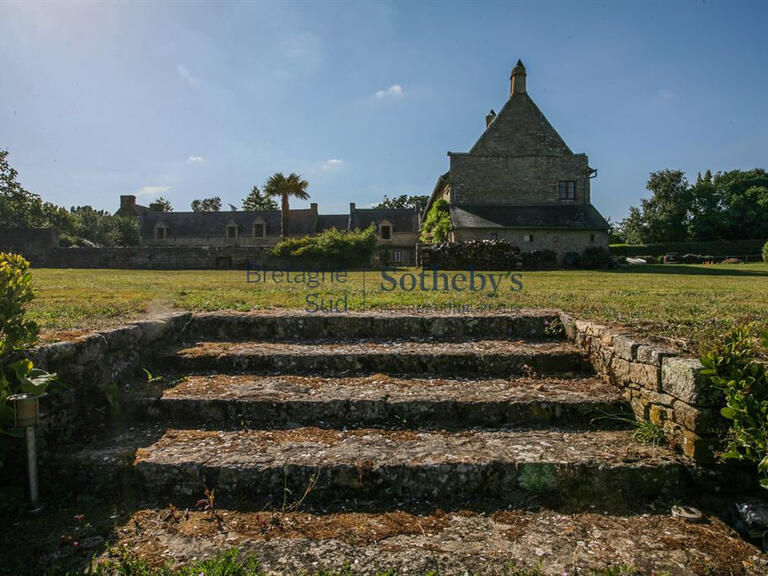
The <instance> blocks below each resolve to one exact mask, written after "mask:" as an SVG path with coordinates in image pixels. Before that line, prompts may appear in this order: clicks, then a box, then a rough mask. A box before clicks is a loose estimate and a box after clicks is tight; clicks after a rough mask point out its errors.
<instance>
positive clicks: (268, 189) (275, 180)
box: [264, 172, 309, 238]
mask: <svg viewBox="0 0 768 576" xmlns="http://www.w3.org/2000/svg"><path fill="white" fill-rule="evenodd" d="M308 186H309V182H307V181H306V180H302V179H301V176H299V175H298V174H296V173H295V172H291V174H290V175H289V176H288V178H286V177H285V176H283V173H282V172H276V173H274V174H272V176H270V177H269V180H267V183H266V184H265V185H264V194H266V195H267V196H279V197H280V200H281V202H282V204H281V210H280V216H281V233H282V236H283V238H285V237H286V236H288V211H289V210H290V207H289V206H288V198H289V197H290V196H293V197H294V198H298V199H299V200H307V199H308V198H309V194H308V193H307V187H308Z"/></svg>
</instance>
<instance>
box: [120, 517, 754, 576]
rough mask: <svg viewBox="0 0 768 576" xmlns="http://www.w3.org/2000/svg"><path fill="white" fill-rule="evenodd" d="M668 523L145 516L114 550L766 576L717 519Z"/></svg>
mask: <svg viewBox="0 0 768 576" xmlns="http://www.w3.org/2000/svg"><path fill="white" fill-rule="evenodd" d="M665 512H666V511H665V510H664V509H662V510H661V511H660V512H655V513H650V514H643V515H629V516H611V515H606V514H601V513H594V512H592V513H580V514H567V515H566V514H561V513H558V512H555V511H552V510H540V511H536V512H533V511H524V510H513V511H498V512H494V513H492V514H488V515H486V514H477V513H473V512H468V511H456V512H441V511H434V512H430V513H423V514H411V513H408V512H403V511H392V512H386V513H365V512H362V513H338V514H319V515H318V514H310V513H305V512H302V511H298V512H296V511H293V512H271V511H266V512H265V511H262V512H258V513H256V512H240V511H233V510H227V509H222V510H217V511H216V512H215V514H213V515H211V514H209V513H208V512H200V511H188V512H184V511H179V510H174V509H171V508H164V509H143V510H139V511H138V512H136V513H134V514H133V515H132V516H131V517H130V518H129V519H128V520H127V521H126V522H125V523H124V524H122V525H119V526H118V527H117V529H116V534H117V543H116V544H117V545H118V546H127V547H128V548H130V549H132V550H135V551H137V552H138V554H139V555H140V556H141V558H142V559H144V560H145V561H147V562H149V563H151V564H152V565H161V564H164V563H166V562H168V561H171V562H172V563H173V564H176V563H182V564H183V563H187V562H190V561H191V560H193V558H198V559H199V558H204V557H208V556H214V555H216V554H218V553H220V552H221V551H223V550H226V549H229V548H235V547H236V548H239V549H240V551H241V553H244V554H253V555H255V556H257V557H258V559H259V561H260V563H261V568H262V569H263V570H264V571H265V572H266V573H267V574H317V573H323V574H350V573H354V574H357V575H360V576H373V575H379V574H385V573H386V574H389V573H392V574H441V575H444V576H459V575H461V576H463V575H465V574H485V575H494V576H495V575H498V576H502V575H504V576H510V575H512V574H531V575H533V574H540V575H548V576H549V575H551V576H562V575H563V574H648V575H650V574H675V575H676V576H699V575H701V574H744V575H745V576H749V575H755V576H756V575H758V574H765V573H766V571H768V560H767V559H766V556H764V555H763V554H761V553H760V551H759V550H758V549H757V548H756V547H755V546H753V545H751V544H749V543H747V542H744V541H743V540H741V539H739V538H738V536H737V535H736V534H735V533H734V532H733V531H731V530H730V529H729V528H728V526H727V525H725V524H724V523H723V522H722V521H721V520H719V519H718V518H717V517H716V516H708V517H707V518H706V521H705V522H703V523H701V524H688V523H685V522H684V521H682V520H678V519H675V518H672V517H671V516H670V515H669V513H668V512H667V513H665ZM607 568H613V570H612V571H608V570H607ZM630 568H631V570H630Z"/></svg>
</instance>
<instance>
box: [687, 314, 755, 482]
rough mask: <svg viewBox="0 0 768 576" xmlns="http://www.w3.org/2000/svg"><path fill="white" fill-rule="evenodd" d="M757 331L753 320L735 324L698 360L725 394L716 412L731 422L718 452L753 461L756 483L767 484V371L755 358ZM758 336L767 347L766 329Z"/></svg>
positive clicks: (713, 383)
mask: <svg viewBox="0 0 768 576" xmlns="http://www.w3.org/2000/svg"><path fill="white" fill-rule="evenodd" d="M757 332H758V328H757V324H755V323H751V324H747V325H745V326H741V327H738V328H735V329H734V330H732V331H731V332H729V333H727V334H726V335H725V337H724V338H723V339H722V341H721V342H720V343H719V344H718V345H717V346H716V347H715V349H714V350H712V351H710V352H709V353H707V354H706V355H705V356H704V357H703V358H702V359H701V362H702V364H704V367H705V373H706V374H709V375H710V377H711V379H712V385H713V386H714V387H715V388H716V389H717V390H720V391H722V393H723V395H724V397H725V407H724V408H722V409H721V411H720V413H721V414H722V415H723V416H724V417H725V418H726V419H727V420H729V421H730V423H731V425H730V430H729V431H728V434H727V437H726V443H727V444H726V448H725V451H724V452H723V453H722V455H721V456H722V457H723V458H724V459H726V460H737V461H741V462H752V463H756V464H757V471H758V473H759V474H760V475H761V476H762V478H761V479H760V485H761V486H762V487H763V488H768V372H766V366H765V364H763V363H761V362H758V361H756V356H757V354H758V353H759V352H760V350H759V346H760V344H759V339H758V337H757ZM760 340H762V346H763V347H764V348H768V331H766V332H764V333H763V334H762V335H761V336H760Z"/></svg>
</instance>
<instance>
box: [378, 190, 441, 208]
mask: <svg viewBox="0 0 768 576" xmlns="http://www.w3.org/2000/svg"><path fill="white" fill-rule="evenodd" d="M428 202H429V196H426V195H424V196H418V195H417V196H408V195H407V194H401V195H400V196H397V197H395V198H389V197H388V196H386V195H384V200H383V201H382V202H379V203H378V204H377V205H376V206H374V208H410V209H411V210H413V209H415V208H416V207H417V206H420V207H421V208H424V207H426V205H427V203H428Z"/></svg>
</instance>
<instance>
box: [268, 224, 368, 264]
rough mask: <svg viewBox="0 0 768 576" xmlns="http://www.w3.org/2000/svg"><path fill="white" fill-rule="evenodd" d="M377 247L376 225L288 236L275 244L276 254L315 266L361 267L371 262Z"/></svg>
mask: <svg viewBox="0 0 768 576" xmlns="http://www.w3.org/2000/svg"><path fill="white" fill-rule="evenodd" d="M375 249H376V227H375V226H374V225H373V224H371V226H369V227H368V228H367V229H366V230H351V231H339V230H336V229H335V228H331V229H330V230H326V231H324V232H323V233H322V234H319V235H318V236H306V237H302V238H286V239H285V240H283V241H282V242H279V243H278V244H276V245H275V247H274V248H272V252H271V254H272V256H273V257H275V258H281V259H288V260H296V261H298V262H301V263H302V264H304V265H308V266H312V267H335V268H344V267H359V266H367V265H368V264H370V262H371V257H372V256H373V251H374V250H375Z"/></svg>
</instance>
